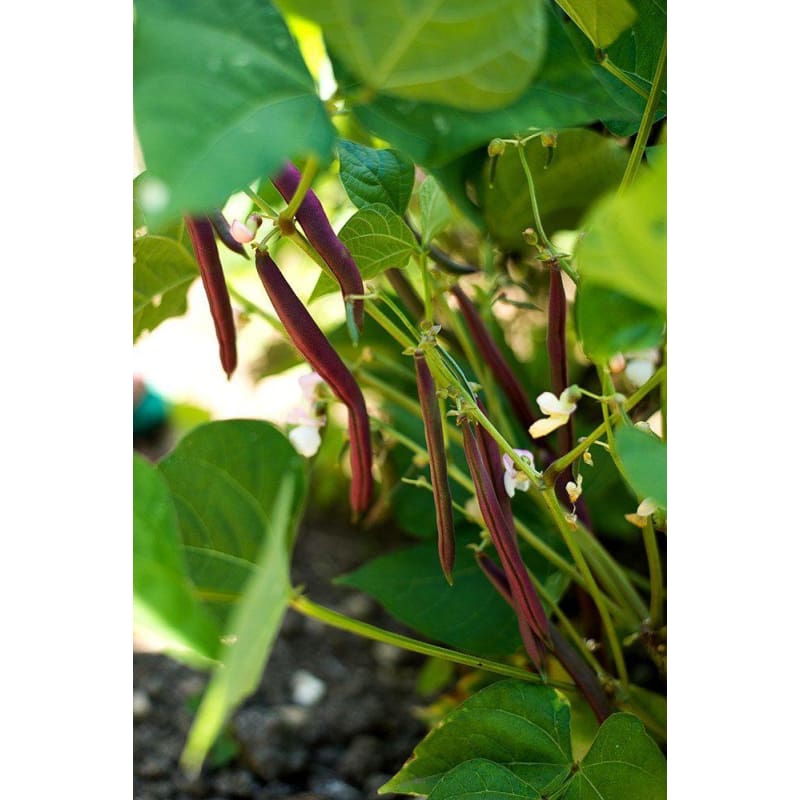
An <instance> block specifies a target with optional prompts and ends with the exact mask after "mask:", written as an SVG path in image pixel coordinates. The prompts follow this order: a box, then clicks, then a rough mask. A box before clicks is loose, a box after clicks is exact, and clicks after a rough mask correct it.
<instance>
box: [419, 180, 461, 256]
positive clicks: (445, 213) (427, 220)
mask: <svg viewBox="0 0 800 800" xmlns="http://www.w3.org/2000/svg"><path fill="white" fill-rule="evenodd" d="M419 210H420V227H421V229H422V230H421V234H422V242H423V244H430V243H431V242H432V241H433V239H434V238H436V236H437V235H438V234H439V233H441V232H442V231H443V230H444V229H445V228H446V227H447V226H448V225H449V224H450V223H451V222H452V221H453V212H452V210H451V208H450V203H448V202H447V195H446V194H445V193H444V192H443V191H442V190H441V188H440V187H439V184H438V182H437V181H436V178H434V177H433V176H432V175H428V177H427V178H425V180H424V181H423V182H422V186H420V187H419Z"/></svg>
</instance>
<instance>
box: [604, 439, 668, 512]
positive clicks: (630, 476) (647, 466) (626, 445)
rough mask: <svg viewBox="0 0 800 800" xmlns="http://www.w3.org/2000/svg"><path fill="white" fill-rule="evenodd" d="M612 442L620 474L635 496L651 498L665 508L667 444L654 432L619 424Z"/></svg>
mask: <svg viewBox="0 0 800 800" xmlns="http://www.w3.org/2000/svg"><path fill="white" fill-rule="evenodd" d="M615 441H616V447H617V456H618V457H619V460H620V462H621V463H622V468H623V477H624V478H625V480H626V481H627V482H628V484H629V485H630V487H631V488H632V489H633V490H634V492H635V493H636V495H637V496H638V497H641V498H645V497H652V498H654V499H655V501H656V502H657V503H658V505H659V506H660V507H661V508H666V507H667V445H666V444H665V443H664V442H663V441H662V440H661V439H659V438H658V436H656V435H655V434H652V433H647V431H643V430H639V428H636V427H634V426H633V425H624V426H621V427H618V428H617V429H616V432H615Z"/></svg>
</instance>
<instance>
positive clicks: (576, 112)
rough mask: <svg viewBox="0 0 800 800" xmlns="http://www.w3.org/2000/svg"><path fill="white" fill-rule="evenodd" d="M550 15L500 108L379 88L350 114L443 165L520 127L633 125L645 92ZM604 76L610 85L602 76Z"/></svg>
mask: <svg viewBox="0 0 800 800" xmlns="http://www.w3.org/2000/svg"><path fill="white" fill-rule="evenodd" d="M548 23H549V24H548V42H547V55H546V58H545V62H544V64H543V65H542V68H541V70H540V71H539V72H538V73H537V75H536V77H535V79H534V80H533V81H532V82H531V83H530V85H529V86H528V87H527V88H526V89H525V91H524V92H523V94H522V95H521V96H520V97H519V98H518V99H517V100H515V101H514V102H513V103H512V104H510V105H508V106H506V107H504V108H499V109H495V110H492V111H488V112H482V113H481V112H470V111H465V110H458V109H455V108H452V107H450V106H447V105H445V104H441V103H424V102H417V101H413V100H405V99H401V98H396V97H391V96H389V95H385V94H378V95H377V96H375V97H373V98H371V99H370V100H369V101H366V102H363V103H362V104H357V105H355V106H354V111H355V113H356V116H357V117H358V118H359V120H360V121H361V123H362V124H363V125H364V126H365V127H366V128H367V129H369V130H370V131H372V132H373V133H375V134H376V135H378V136H380V137H381V138H382V139H384V140H386V141H387V142H390V143H391V144H392V145H394V146H395V147H398V148H399V149H400V150H402V151H403V152H404V153H407V154H408V155H410V156H411V157H412V158H413V159H414V161H416V162H417V163H419V164H424V165H425V166H427V167H429V168H435V167H443V166H444V165H446V164H448V163H449V162H451V161H453V160H454V159H455V158H457V157H459V156H461V155H464V154H466V153H468V152H470V151H471V150H473V149H474V148H476V147H481V146H483V145H485V144H486V143H487V142H488V141H489V140H490V139H491V138H492V137H494V136H514V135H516V134H524V133H526V132H527V131H528V129H529V128H531V127H535V128H568V127H570V126H575V125H584V124H587V123H590V122H594V121H596V120H599V119H606V118H608V119H619V120H626V121H628V122H630V123H631V124H632V125H634V126H636V125H638V123H639V120H640V118H641V115H642V110H643V109H644V100H643V99H642V98H641V97H640V96H639V95H637V94H636V93H635V92H634V91H632V90H631V89H628V88H627V87H625V86H624V85H622V84H620V83H619V81H618V80H617V79H616V78H614V77H613V76H610V75H608V73H606V72H605V70H604V69H603V68H602V67H601V66H600V65H599V64H597V62H596V61H594V60H593V59H592V58H590V57H588V56H587V54H586V53H585V52H584V49H583V48H582V47H580V46H578V45H576V43H574V42H573V41H572V39H571V38H570V36H569V35H568V34H567V32H566V30H565V29H564V25H563V23H562V22H561V21H560V20H559V19H558V17H557V15H556V13H555V12H554V11H553V10H552V9H550V11H549V19H548ZM581 38H582V39H583V37H582V36H581ZM583 41H584V42H585V41H586V40H585V39H584V40H583ZM586 44H587V45H588V42H586ZM334 67H335V68H336V75H337V77H338V78H339V80H340V82H341V83H342V84H343V85H345V86H346V87H348V88H350V87H351V86H352V82H353V79H352V77H351V76H350V75H349V74H348V71H347V69H346V66H345V65H343V64H341V62H339V61H338V60H336V59H334ZM606 77H610V78H611V79H612V81H613V88H609V87H608V86H607V85H606V84H605V83H604V81H605V79H606Z"/></svg>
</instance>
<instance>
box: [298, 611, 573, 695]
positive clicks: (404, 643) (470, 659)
mask: <svg viewBox="0 0 800 800" xmlns="http://www.w3.org/2000/svg"><path fill="white" fill-rule="evenodd" d="M289 604H290V605H291V607H292V608H293V609H294V610H295V611H298V612H299V613H301V614H304V615H305V616H307V617H312V618H313V619H318V620H319V621H320V622H324V623H325V624H326V625H330V626H331V627H332V628H338V629H339V630H343V631H347V632H348V633H354V634H356V635H357V636H362V637H364V638H365V639H372V640H373V641H376V642H385V643H386V644H391V645H394V646H395V647H399V648H401V649H403V650H410V651H411V652H412V653H421V654H422V655H425V656H433V657H434V658H442V659H444V660H445V661H452V662H453V663H455V664H463V665H464V666H467V667H473V668H474V669H483V670H486V671H487V672H494V673H496V674H497V675H505V676H507V677H509V678H517V679H519V680H522V681H530V682H531V683H545V681H543V680H542V678H541V676H539V675H538V674H537V673H534V672H528V671H527V670H524V669H519V667H512V666H511V665H510V664H502V663H500V662H499V661H490V660H488V659H485V658H479V657H478V656H471V655H468V654H467V653H459V652H458V651H457V650H450V649H448V648H446V647H438V646H437V645H434V644H428V643H427V642H421V641H419V639H412V638H411V637H409V636H402V635H401V634H399V633H392V632H391V631H387V630H384V629H383V628H378V627H376V626H375V625H370V624H369V623H367V622H361V621H360V620H357V619H353V618H352V617H348V616H345V615H344V614H340V613H339V612H338V611H333V610H332V609H330V608H325V606H320V605H318V604H317V603H314V602H313V601H311V600H309V599H308V598H307V597H305V596H304V595H295V596H294V597H293V598H292V599H291V600H290V601H289ZM546 683H547V685H548V686H553V687H555V688H557V689H563V690H565V691H577V687H576V686H574V685H573V684H570V683H562V682H561V681H546Z"/></svg>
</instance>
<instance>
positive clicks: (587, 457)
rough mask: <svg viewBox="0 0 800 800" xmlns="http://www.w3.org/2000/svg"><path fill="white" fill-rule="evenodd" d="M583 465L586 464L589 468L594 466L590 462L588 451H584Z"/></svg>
mask: <svg viewBox="0 0 800 800" xmlns="http://www.w3.org/2000/svg"><path fill="white" fill-rule="evenodd" d="M583 463H584V464H588V465H589V466H590V467H593V466H594V461H593V460H592V454H591V453H590V452H589V451H588V450H584V452H583Z"/></svg>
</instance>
